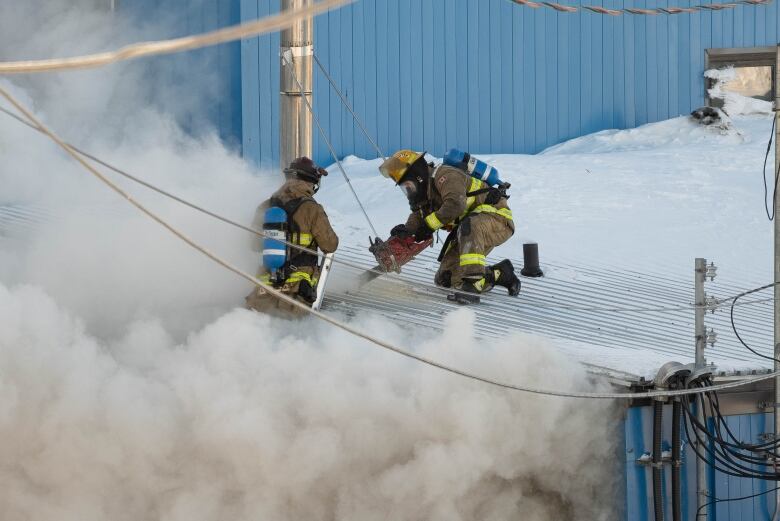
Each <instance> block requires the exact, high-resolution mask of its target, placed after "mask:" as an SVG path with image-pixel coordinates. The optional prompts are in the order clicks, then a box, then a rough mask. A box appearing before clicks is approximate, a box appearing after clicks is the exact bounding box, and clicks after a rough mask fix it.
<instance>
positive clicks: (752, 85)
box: [704, 47, 776, 107]
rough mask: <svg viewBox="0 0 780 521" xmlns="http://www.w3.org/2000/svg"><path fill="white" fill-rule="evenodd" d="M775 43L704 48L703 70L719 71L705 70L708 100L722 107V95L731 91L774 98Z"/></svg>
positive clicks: (757, 96)
mask: <svg viewBox="0 0 780 521" xmlns="http://www.w3.org/2000/svg"><path fill="white" fill-rule="evenodd" d="M775 54H776V48H775V47H745V48H728V49H707V54H706V70H707V71H718V70H719V71H722V72H721V73H717V72H716V73H705V85H704V87H705V97H706V99H707V104H708V105H710V106H713V107H722V106H723V98H722V95H721V96H718V95H715V96H713V95H712V94H713V88H716V87H717V89H718V90H717V92H718V93H721V94H722V93H734V94H740V95H742V96H747V97H750V98H756V99H761V100H765V101H772V99H773V98H774V92H775V86H774V77H775V74H774V70H775Z"/></svg>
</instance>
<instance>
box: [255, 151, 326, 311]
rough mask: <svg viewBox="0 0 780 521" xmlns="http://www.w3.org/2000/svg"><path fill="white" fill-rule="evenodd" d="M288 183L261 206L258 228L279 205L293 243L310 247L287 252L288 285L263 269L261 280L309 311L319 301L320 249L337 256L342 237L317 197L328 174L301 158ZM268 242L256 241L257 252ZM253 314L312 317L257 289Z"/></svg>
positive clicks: (288, 170)
mask: <svg viewBox="0 0 780 521" xmlns="http://www.w3.org/2000/svg"><path fill="white" fill-rule="evenodd" d="M284 174H285V177H286V179H287V180H286V181H285V183H284V184H283V185H282V186H281V188H279V190H277V191H276V192H275V193H274V194H273V195H272V196H271V197H270V198H269V199H268V200H267V201H265V202H263V203H262V204H260V206H258V208H257V211H256V212H255V218H254V222H253V227H254V229H256V230H259V229H262V227H263V221H264V217H265V212H266V210H267V209H268V208H269V207H271V206H277V207H280V208H282V209H284V210H285V212H286V213H287V223H288V233H287V240H288V241H289V242H291V243H293V244H297V245H300V246H304V247H306V249H305V250H301V249H296V248H292V247H288V248H287V251H288V253H287V255H288V257H287V260H286V262H285V264H284V266H283V268H282V269H283V270H284V272H283V274H284V277H283V279H284V280H283V281H281V283H279V281H272V280H271V277H270V274H269V273H268V271H267V270H266V269H265V268H264V267H262V266H261V268H260V272H259V274H258V278H259V279H260V280H261V281H263V282H265V283H266V284H269V285H273V286H275V287H276V288H277V289H280V290H281V291H282V292H283V293H285V294H287V295H289V296H291V297H292V298H294V299H296V300H299V301H301V302H303V303H305V304H306V305H308V306H311V304H312V303H313V302H314V301H315V299H316V287H317V278H318V276H319V266H318V262H317V261H318V258H317V249H319V250H321V251H322V252H324V253H333V252H335V251H336V248H337V247H338V244H339V238H338V236H337V235H336V233H335V232H334V231H333V228H332V227H331V225H330V221H329V220H328V216H327V214H326V213H325V210H324V209H323V207H322V206H321V205H320V204H318V203H317V202H316V201H315V200H314V198H313V196H314V194H316V193H317V190H318V189H319V187H320V181H321V179H322V177H323V176H326V175H328V171H327V170H325V169H324V168H320V167H318V166H317V165H316V164H314V162H313V161H312V160H311V159H309V158H308V157H299V158H298V159H296V160H294V161H293V162H292V163H290V166H289V167H288V168H285V169H284ZM261 244H262V239H258V238H256V237H255V238H253V240H252V249H253V250H255V251H257V252H260V251H261V250H262V246H261ZM246 306H247V308H249V309H254V310H256V311H262V312H266V313H271V314H273V315H277V316H287V317H290V316H293V317H298V316H302V315H304V314H306V312H305V311H304V310H302V309H300V308H298V307H296V306H293V305H292V304H289V303H287V302H283V301H282V300H280V299H278V298H275V297H274V296H273V295H270V294H268V292H266V291H265V290H263V288H262V287H259V286H258V287H255V289H254V291H252V293H251V294H249V296H247V297H246Z"/></svg>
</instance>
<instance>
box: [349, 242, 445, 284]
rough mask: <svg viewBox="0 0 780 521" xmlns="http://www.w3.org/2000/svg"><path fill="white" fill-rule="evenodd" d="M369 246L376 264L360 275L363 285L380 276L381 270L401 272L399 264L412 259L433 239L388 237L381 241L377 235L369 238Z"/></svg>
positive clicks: (401, 264)
mask: <svg viewBox="0 0 780 521" xmlns="http://www.w3.org/2000/svg"><path fill="white" fill-rule="evenodd" d="M369 241H370V242H371V246H370V247H369V248H368V251H370V252H371V253H373V254H374V257H376V261H377V263H378V265H377V266H376V267H375V268H373V269H372V270H369V271H367V272H365V273H364V274H363V275H362V276H361V277H360V284H361V285H363V284H365V283H367V282H370V281H372V280H374V279H375V278H377V277H378V276H380V275H381V274H382V272H385V273H388V272H391V271H394V272H396V273H400V272H401V266H403V265H404V264H406V263H407V262H409V261H410V260H412V259H413V258H414V257H415V256H417V254H419V253H420V252H421V251H423V250H424V249H425V248H427V247H428V246H430V245H431V244H432V243H433V239H432V238H431V239H426V240H424V241H420V242H416V241H415V240H414V237H411V236H410V237H403V238H401V237H390V238H389V239H387V240H386V241H383V240H382V239H380V238H379V237H377V238H376V239H375V240H373V241H372V240H371V239H369Z"/></svg>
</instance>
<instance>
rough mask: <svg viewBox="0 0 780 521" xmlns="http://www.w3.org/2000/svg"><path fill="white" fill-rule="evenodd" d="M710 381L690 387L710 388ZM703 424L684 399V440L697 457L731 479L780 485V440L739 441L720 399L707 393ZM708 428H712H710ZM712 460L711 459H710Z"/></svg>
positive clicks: (687, 398) (711, 393)
mask: <svg viewBox="0 0 780 521" xmlns="http://www.w3.org/2000/svg"><path fill="white" fill-rule="evenodd" d="M711 385H712V380H711V379H710V378H709V377H706V378H703V379H701V380H699V381H695V382H692V383H691V384H689V388H690V387H698V388H702V387H705V388H706V387H709V386H711ZM700 396H701V401H700V402H699V403H700V404H703V412H704V424H702V423H701V422H700V421H699V419H698V418H697V417H696V413H695V407H694V402H693V401H692V400H691V398H690V397H689V396H688V395H686V396H683V397H682V403H683V412H684V413H685V416H686V421H684V422H683V428H684V430H685V436H686V438H687V439H688V443H690V445H691V448H692V449H693V451H694V453H695V454H696V457H698V458H700V459H702V460H703V461H705V462H706V463H707V464H708V465H711V466H712V467H713V468H714V469H715V470H716V471H718V472H722V473H723V474H728V475H730V476H736V477H742V478H751V479H763V480H769V481H780V472H778V470H777V469H776V468H775V456H774V455H775V453H777V451H778V450H780V440H774V439H772V440H770V441H766V442H761V443H747V442H745V441H743V440H739V439H737V437H736V436H735V435H734V433H733V431H732V430H731V428H730V427H729V426H728V424H727V423H726V420H725V418H724V417H723V414H722V413H721V410H720V402H719V399H718V395H717V394H716V393H714V392H705V393H702V394H701V395H700ZM707 424H710V428H708V426H707ZM708 456H709V457H708Z"/></svg>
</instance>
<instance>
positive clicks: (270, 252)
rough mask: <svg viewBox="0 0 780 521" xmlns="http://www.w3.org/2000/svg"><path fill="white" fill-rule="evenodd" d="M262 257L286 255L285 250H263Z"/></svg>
mask: <svg viewBox="0 0 780 521" xmlns="http://www.w3.org/2000/svg"><path fill="white" fill-rule="evenodd" d="M263 255H282V256H284V255H287V251H286V250H263Z"/></svg>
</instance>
